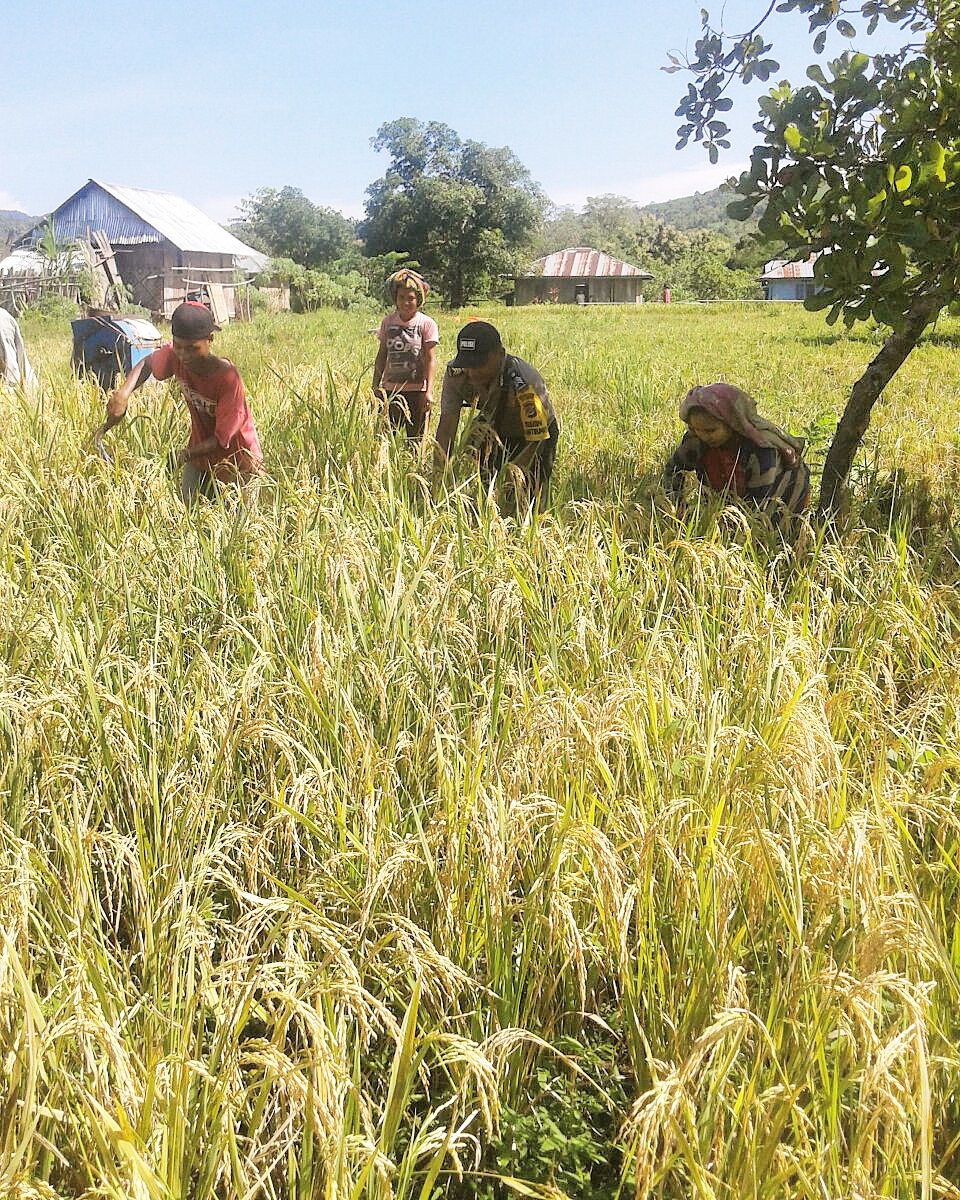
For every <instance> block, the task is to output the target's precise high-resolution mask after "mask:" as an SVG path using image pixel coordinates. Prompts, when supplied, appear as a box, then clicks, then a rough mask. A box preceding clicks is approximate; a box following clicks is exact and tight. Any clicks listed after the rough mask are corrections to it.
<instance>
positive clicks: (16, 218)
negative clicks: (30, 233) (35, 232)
mask: <svg viewBox="0 0 960 1200" xmlns="http://www.w3.org/2000/svg"><path fill="white" fill-rule="evenodd" d="M38 220H39V218H38V217H31V216H28V215H27V213H23V212H17V211H16V209H12V208H0V246H6V245H9V244H10V242H13V241H15V240H16V239H17V238H18V237H19V236H20V235H21V233H26V232H27V230H28V229H32V228H33V226H34V225H36V223H37V221H38Z"/></svg>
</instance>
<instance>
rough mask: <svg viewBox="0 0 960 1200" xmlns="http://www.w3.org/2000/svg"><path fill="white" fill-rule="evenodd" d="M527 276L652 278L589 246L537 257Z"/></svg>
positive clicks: (556, 277)
mask: <svg viewBox="0 0 960 1200" xmlns="http://www.w3.org/2000/svg"><path fill="white" fill-rule="evenodd" d="M528 275H530V276H541V277H543V278H545V279H609V278H624V277H627V276H632V277H633V278H635V279H652V278H653V276H652V275H651V274H650V272H649V271H644V270H641V268H640V267H634V266H631V264H630V263H626V262H623V260H622V259H619V258H613V257H612V256H611V255H609V254H604V253H603V251H602V250H591V249H590V248H589V247H588V246H572V247H570V248H569V249H567V250H556V251H554V253H553V254H548V255H547V256H546V257H545V258H539V259H537V261H536V262H535V263H533V264H532V265H531V269H530V270H529V272H528Z"/></svg>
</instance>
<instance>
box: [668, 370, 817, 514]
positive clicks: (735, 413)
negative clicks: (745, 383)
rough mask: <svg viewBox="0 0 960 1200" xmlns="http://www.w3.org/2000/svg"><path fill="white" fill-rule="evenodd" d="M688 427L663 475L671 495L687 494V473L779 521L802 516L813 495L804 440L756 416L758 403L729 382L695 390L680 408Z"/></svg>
mask: <svg viewBox="0 0 960 1200" xmlns="http://www.w3.org/2000/svg"><path fill="white" fill-rule="evenodd" d="M680 420H681V421H684V422H685V423H686V424H687V426H688V429H687V432H686V433H685V434H684V435H683V440H682V441H681V443H680V445H679V446H678V447H677V449H676V450H675V451H674V453H673V454H672V455H671V457H670V459H669V460H668V462H667V464H666V466H665V467H664V472H663V483H664V487H665V488H666V490H667V492H668V493H670V494H671V495H672V496H674V497H675V498H678V497H679V496H680V495H681V493H682V488H683V474H684V472H687V471H691V472H693V473H694V474H695V475H696V477H697V479H698V480H699V481H700V483H701V484H704V485H706V486H707V487H709V488H711V489H712V490H713V491H715V492H720V493H724V494H727V495H730V494H733V495H735V496H738V497H740V498H741V499H744V500H747V501H750V502H752V503H753V504H755V505H756V506H757V507H759V508H762V509H764V510H765V511H766V512H768V513H769V515H770V516H771V518H772V519H773V521H774V523H775V524H777V523H779V521H780V520H781V518H782V516H783V514H784V513H785V512H790V513H798V512H802V511H803V509H805V508H806V506H807V502H808V500H809V497H810V472H809V470H808V469H807V465H806V463H805V462H804V461H803V458H802V457H801V455H802V453H803V442H802V441H801V440H800V439H799V438H794V437H791V436H790V435H789V434H787V433H784V431H783V430H782V429H780V428H779V427H778V426H776V425H774V424H772V423H771V422H770V421H767V420H765V419H764V418H763V417H761V416H760V415H759V414H758V412H757V407H756V404H755V403H754V402H753V400H752V399H751V398H750V397H749V396H748V395H747V394H746V392H743V391H741V390H740V388H738V387H734V386H733V385H732V384H729V383H712V384H710V385H709V386H707V387H695V388H691V389H690V391H689V392H688V393H687V394H686V396H685V397H684V399H683V400H682V401H681V404H680Z"/></svg>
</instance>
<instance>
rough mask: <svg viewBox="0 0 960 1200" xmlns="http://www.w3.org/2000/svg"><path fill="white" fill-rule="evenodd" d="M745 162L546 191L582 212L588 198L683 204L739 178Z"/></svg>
mask: <svg viewBox="0 0 960 1200" xmlns="http://www.w3.org/2000/svg"><path fill="white" fill-rule="evenodd" d="M747 166H748V164H747V163H745V162H727V163H720V164H718V165H717V166H715V167H713V166H710V165H709V164H705V165H704V166H700V167H685V168H684V169H683V170H680V171H667V172H665V173H664V174H662V175H649V176H647V177H646V178H641V179H607V180H600V181H598V182H596V183H594V184H591V186H590V187H589V188H584V187H580V188H566V189H561V190H558V191H551V190H550V189H549V188H547V189H546V191H547V194H548V195H549V196H550V199H551V200H552V201H553V202H554V204H568V205H572V206H573V207H574V208H582V207H583V205H584V204H585V203H586V200H587V197H588V196H606V195H611V196H626V197H627V199H629V200H633V201H634V202H635V203H636V204H656V203H658V202H659V201H662V200H679V199H680V198H681V197H683V196H692V195H693V194H694V192H709V191H712V190H713V189H714V188H715V187H719V186H720V184H721V183H723V182H724V181H725V180H727V179H729V178H730V177H731V176H734V177H736V176H737V175H739V174H740V173H741V171H745V170H746V169H747Z"/></svg>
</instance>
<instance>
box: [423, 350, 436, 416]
mask: <svg viewBox="0 0 960 1200" xmlns="http://www.w3.org/2000/svg"><path fill="white" fill-rule="evenodd" d="M422 357H423V382H424V385H425V386H424V389H423V407H424V410H425V412H426V414H427V419H426V422H425V424H424V427H423V432H424V433H426V432H427V427H428V426H429V424H430V412H431V410H432V408H433V380H434V376H435V375H436V371H437V343H436V342H428V343H427V344H426V345H425V346H424V347H423V351H422Z"/></svg>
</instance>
